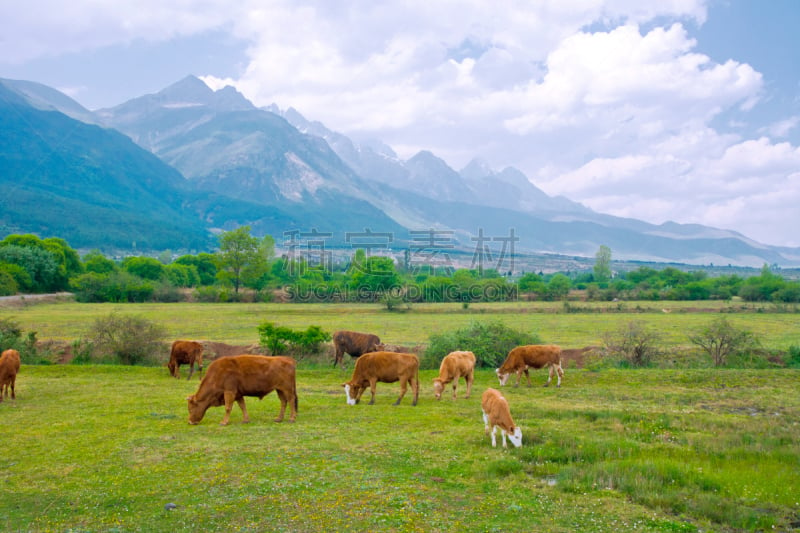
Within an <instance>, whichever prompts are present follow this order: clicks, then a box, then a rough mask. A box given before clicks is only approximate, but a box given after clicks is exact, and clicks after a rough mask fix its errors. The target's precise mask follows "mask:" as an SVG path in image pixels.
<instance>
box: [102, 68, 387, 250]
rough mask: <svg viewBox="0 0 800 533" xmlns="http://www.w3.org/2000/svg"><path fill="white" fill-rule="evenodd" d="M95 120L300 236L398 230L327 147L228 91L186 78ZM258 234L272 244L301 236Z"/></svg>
mask: <svg viewBox="0 0 800 533" xmlns="http://www.w3.org/2000/svg"><path fill="white" fill-rule="evenodd" d="M99 115H100V116H101V118H102V120H103V121H104V122H105V123H106V124H108V125H110V126H113V127H115V128H118V129H119V130H120V131H123V132H124V133H126V134H128V135H130V136H131V137H132V138H133V139H134V140H135V141H136V142H138V143H139V144H140V145H142V146H143V147H146V148H148V149H150V150H152V151H153V153H155V154H156V155H158V156H159V157H160V158H162V159H163V160H164V161H165V162H167V163H168V164H170V165H172V166H174V167H175V168H177V169H178V170H180V171H181V172H182V173H183V175H184V176H185V177H186V178H187V180H188V181H189V182H190V183H191V185H192V186H193V187H194V188H195V189H198V190H205V191H213V192H215V193H218V194H220V195H226V196H229V197H231V198H235V199H240V200H246V201H248V202H252V203H258V204H261V205H264V206H273V207H277V208H280V209H284V210H288V211H291V212H292V213H293V214H294V215H296V218H297V219H300V220H302V224H300V225H299V226H302V229H304V230H310V229H311V228H312V227H314V228H316V229H318V230H319V231H325V232H341V231H342V230H344V231H360V230H363V229H364V228H365V227H369V228H371V229H372V230H374V231H392V232H399V231H401V230H402V229H403V228H402V227H401V226H400V225H399V224H398V223H397V222H395V221H394V220H392V219H391V218H389V217H388V216H386V215H385V214H384V213H383V212H382V211H381V210H380V209H378V208H376V207H375V206H374V205H372V204H371V203H369V202H368V201H366V198H367V197H368V196H369V195H368V192H367V191H368V190H369V189H370V184H369V183H367V182H365V181H364V180H363V179H362V178H360V177H359V176H358V175H356V174H355V173H354V172H353V171H352V170H351V169H350V168H349V167H348V166H347V165H345V164H344V163H343V162H342V160H341V159H340V158H339V157H338V156H337V155H336V154H335V153H334V152H333V151H332V150H331V149H330V147H329V146H328V144H327V143H325V142H324V141H323V140H322V139H320V138H318V137H314V136H310V135H305V134H302V133H301V132H299V131H298V130H297V129H296V128H294V127H293V126H292V125H290V124H289V123H288V122H287V121H286V120H284V119H283V118H281V117H279V116H277V115H275V114H273V113H269V112H267V111H264V110H261V109H256V108H255V107H253V106H252V105H251V104H250V103H249V102H248V101H247V100H246V99H244V97H242V96H241V95H240V94H239V93H237V92H236V91H234V90H233V89H223V90H220V91H212V90H211V89H209V88H208V87H207V86H206V85H205V84H204V83H203V82H202V81H200V80H199V79H197V78H195V77H192V76H190V77H187V78H184V79H183V80H181V81H180V82H178V83H176V84H174V85H172V86H170V87H167V88H166V89H164V90H163V91H160V92H159V93H157V94H154V95H147V96H144V97H140V98H137V99H134V100H131V101H129V102H126V103H124V104H122V105H120V106H117V107H114V108H110V109H104V110H101V111H100V112H99ZM260 227H264V228H265V229H266V228H269V233H271V234H273V235H275V236H277V237H280V236H281V235H282V234H283V233H284V232H287V231H291V230H296V229H301V228H300V227H298V225H297V224H295V225H291V226H284V227H281V226H276V225H272V224H266V223H265V224H262V225H261V226H260Z"/></svg>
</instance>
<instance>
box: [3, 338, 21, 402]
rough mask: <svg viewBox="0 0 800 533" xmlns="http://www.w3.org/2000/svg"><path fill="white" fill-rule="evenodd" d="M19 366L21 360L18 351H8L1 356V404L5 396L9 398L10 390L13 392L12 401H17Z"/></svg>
mask: <svg viewBox="0 0 800 533" xmlns="http://www.w3.org/2000/svg"><path fill="white" fill-rule="evenodd" d="M19 365H20V358H19V352H18V351H16V350H14V349H8V350H5V351H4V352H3V353H2V355H0V402H2V401H3V396H5V397H6V398H8V392H9V390H11V399H12V400H16V399H17V394H16V392H15V386H16V383H17V373H18V372H19Z"/></svg>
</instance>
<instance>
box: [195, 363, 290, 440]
mask: <svg viewBox="0 0 800 533" xmlns="http://www.w3.org/2000/svg"><path fill="white" fill-rule="evenodd" d="M295 365H296V363H295V360H294V359H292V358H291V357H281V356H274V357H267V356H265V355H249V354H246V355H234V356H230V357H222V358H220V359H217V360H216V361H214V362H212V363H211V364H210V365H208V372H206V376H205V377H204V378H203V381H201V382H200V387H199V388H198V389H197V392H196V393H195V394H192V395H191V396H189V397H188V398H186V399H187V401H188V402H189V423H190V424H197V423H198V422H200V421H201V420H202V419H203V416H204V415H205V413H206V411H207V410H208V408H209V407H217V406H220V405H224V406H225V416H224V417H223V418H222V422H220V424H221V425H223V426H225V425H227V424H228V422H229V421H230V415H231V409H232V408H233V402H234V401H235V402H236V403H238V404H239V408H240V409H241V410H242V421H243V422H250V417H249V416H248V415H247V408H246V407H245V405H244V397H245V396H255V397H256V398H258V399H259V400H260V399H262V398H263V397H264V396H266V395H267V394H269V393H270V392H272V391H277V394H278V398H280V400H281V412H280V414H279V415H278V417H277V418H276V419H275V422H280V421H281V420H283V415H284V413H285V412H286V404H289V405H290V406H291V415H290V416H289V421H290V422H294V420H295V418H296V417H297V384H296V381H295Z"/></svg>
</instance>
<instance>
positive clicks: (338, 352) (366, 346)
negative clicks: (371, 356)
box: [333, 330, 383, 366]
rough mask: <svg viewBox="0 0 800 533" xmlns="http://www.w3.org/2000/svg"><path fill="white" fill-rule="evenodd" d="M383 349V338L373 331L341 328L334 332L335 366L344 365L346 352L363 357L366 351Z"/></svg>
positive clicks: (355, 356) (353, 356) (354, 356)
mask: <svg viewBox="0 0 800 533" xmlns="http://www.w3.org/2000/svg"><path fill="white" fill-rule="evenodd" d="M381 350H383V344H381V339H380V337H378V336H377V335H373V334H372V333H359V332H357V331H346V330H340V331H336V332H334V334H333V351H334V353H333V366H336V365H337V364H338V365H340V366H341V365H342V364H343V361H344V354H349V355H350V357H352V358H354V359H355V358H357V357H361V356H362V355H364V354H365V353H369V352H378V351H381Z"/></svg>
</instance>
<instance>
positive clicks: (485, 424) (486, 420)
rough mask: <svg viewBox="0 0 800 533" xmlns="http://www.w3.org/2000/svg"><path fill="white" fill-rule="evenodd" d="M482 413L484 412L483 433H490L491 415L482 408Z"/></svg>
mask: <svg viewBox="0 0 800 533" xmlns="http://www.w3.org/2000/svg"><path fill="white" fill-rule="evenodd" d="M481 413H483V434H484V435H488V434H489V415H487V414H486V411H484V410H483V409H481Z"/></svg>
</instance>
